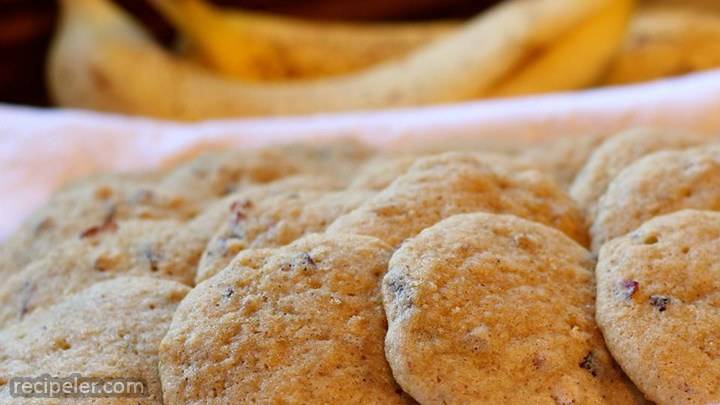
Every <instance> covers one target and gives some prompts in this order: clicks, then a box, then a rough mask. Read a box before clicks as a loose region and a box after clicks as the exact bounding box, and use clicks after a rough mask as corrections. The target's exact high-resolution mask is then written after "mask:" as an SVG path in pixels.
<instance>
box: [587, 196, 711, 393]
mask: <svg viewBox="0 0 720 405" xmlns="http://www.w3.org/2000/svg"><path fill="white" fill-rule="evenodd" d="M718 252H720V214H718V213H715V212H708V211H694V210H685V211H679V212H676V213H673V214H670V215H666V216H662V217H657V218H654V219H652V220H650V221H648V222H646V223H645V224H643V225H642V226H641V227H640V228H639V229H637V230H635V231H633V232H631V233H629V234H627V235H625V236H623V237H621V238H617V239H614V240H612V241H610V242H608V243H606V244H605V245H604V246H603V248H602V249H601V250H600V257H599V262H598V267H597V271H596V274H597V320H598V324H599V325H600V328H601V329H602V331H603V334H604V336H605V341H606V342H607V345H608V348H609V349H610V351H611V352H612V353H613V355H614V357H615V358H616V359H617V361H618V363H620V365H621V366H622V368H623V369H624V370H625V372H627V374H628V376H630V378H631V379H632V380H633V381H634V382H635V383H636V384H637V386H638V388H640V390H642V391H643V392H644V393H645V395H646V396H647V397H648V398H649V399H651V400H653V401H655V402H657V403H659V404H715V403H720V333H718V332H719V331H720V268H718V260H717V256H718Z"/></svg>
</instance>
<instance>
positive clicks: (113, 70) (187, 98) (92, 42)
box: [48, 0, 630, 120]
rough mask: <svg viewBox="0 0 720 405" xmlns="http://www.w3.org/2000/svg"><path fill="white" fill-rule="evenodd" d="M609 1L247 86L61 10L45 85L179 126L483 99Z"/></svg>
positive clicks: (489, 24) (91, 7) (517, 5)
mask: <svg viewBox="0 0 720 405" xmlns="http://www.w3.org/2000/svg"><path fill="white" fill-rule="evenodd" d="M614 1H630V0H584V1H577V0H533V1H527V0H518V1H510V2H507V3H502V4H501V5H500V6H497V7H496V8H494V9H492V10H491V11H489V12H487V13H485V14H483V15H481V16H479V17H477V18H475V19H473V20H471V21H470V22H469V23H468V24H467V25H466V26H465V27H464V28H463V29H461V30H459V31H457V32H456V33H453V34H451V35H448V36H447V37H445V38H443V39H440V40H437V41H435V42H433V43H430V44H428V45H426V46H423V47H421V48H418V49H417V50H416V51H414V52H412V53H410V54H408V55H407V56H406V57H404V58H400V59H398V60H394V61H388V62H386V63H381V64H378V65H375V66H372V67H370V68H368V69H365V70H362V71H360V72H357V73H354V74H347V75H341V76H336V77H333V78H327V79H322V80H320V79H316V80H300V81H292V82H289V83H252V82H247V81H240V80H231V79H227V78H225V77H222V76H218V75H217V74H214V73H213V72H210V71H207V70H205V69H202V68H199V67H197V66H196V65H194V64H192V63H188V62H185V61H183V60H181V59H179V58H177V57H175V56H173V55H172V54H169V53H168V52H166V51H165V50H163V49H162V48H161V47H159V46H158V45H156V44H155V43H153V42H152V41H151V40H150V39H149V38H148V36H147V35H146V34H145V33H144V32H143V31H142V29H141V28H139V27H138V26H137V25H136V24H135V23H134V22H133V20H132V19H130V18H129V17H128V16H127V15H126V14H124V13H123V12H122V11H120V10H119V9H117V7H115V6H113V5H112V4H111V3H109V2H108V1H106V0H63V1H62V14H63V16H62V21H61V25H60V28H59V33H58V35H57V36H56V39H55V42H54V44H53V47H52V51H51V54H50V64H49V70H48V75H49V84H50V88H51V92H52V94H53V97H54V98H55V100H56V101H57V102H58V103H59V104H60V105H63V106H70V107H81V108H90V109H96V110H102V111H113V112H120V113H126V114H135V115H146V116H152V117H159V118H169V119H179V120H199V119H206V118H218V117H238V116H262V115H281V114H311V113H319V112H331V111H344V110H364V109H377V108H386V107H404V106H416V105H428V104H436V103H448V102H454V101H460V100H468V99H474V98H478V97H483V96H487V95H488V94H489V92H490V90H492V89H493V88H496V87H497V82H498V81H499V80H501V79H503V78H506V77H507V76H508V74H509V73H510V72H514V71H519V70H521V65H522V63H523V62H524V61H525V60H527V58H528V55H530V54H532V53H533V52H535V51H536V50H537V49H548V48H551V44H553V43H554V42H555V41H557V40H559V39H561V38H563V35H564V34H567V33H568V32H573V28H575V27H577V26H578V24H581V23H583V22H585V21H587V20H588V19H589V18H590V17H592V16H593V15H596V14H597V13H598V12H599V11H600V10H602V9H603V8H604V6H605V5H607V4H608V2H614ZM535 60H538V59H535ZM569 62H572V60H570V61H569ZM579 85H584V83H573V86H579ZM564 87H565V86H564Z"/></svg>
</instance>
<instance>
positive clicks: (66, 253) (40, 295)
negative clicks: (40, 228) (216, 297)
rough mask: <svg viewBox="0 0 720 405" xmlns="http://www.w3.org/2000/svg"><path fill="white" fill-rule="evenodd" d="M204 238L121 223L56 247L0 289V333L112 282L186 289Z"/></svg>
mask: <svg viewBox="0 0 720 405" xmlns="http://www.w3.org/2000/svg"><path fill="white" fill-rule="evenodd" d="M209 237H210V234H209V233H205V234H204V235H203V234H201V233H200V232H198V229H197V228H195V227H191V226H189V225H184V224H182V223H179V222H177V221H137V220H136V221H121V222H118V223H117V224H116V226H115V229H114V230H112V231H107V232H106V233H105V234H103V235H97V236H95V237H87V238H83V239H71V240H68V241H66V242H64V243H60V244H58V245H57V246H56V247H55V248H54V249H52V250H51V251H49V252H48V253H47V254H46V255H44V256H43V257H42V258H41V259H39V260H36V261H34V262H32V263H30V264H29V265H27V266H26V267H25V268H24V269H23V270H21V271H19V272H17V273H13V274H11V275H9V276H8V277H7V278H6V279H5V280H4V281H3V283H2V284H0V327H4V326H5V325H8V324H10V323H15V322H18V321H22V320H23V319H24V318H26V317H27V316H28V315H30V314H32V313H33V312H34V311H36V310H37V309H39V308H44V307H47V306H50V305H52V304H55V303H57V302H59V301H62V300H63V299H64V297H66V296H68V295H70V294H74V293H77V292H78V291H82V290H84V289H85V288H87V287H89V286H91V285H93V284H95V283H97V282H100V281H103V280H107V279H111V278H115V277H118V276H147V277H157V278H163V279H169V280H174V281H178V282H181V283H183V284H187V285H192V284H193V282H194V279H195V271H196V267H197V263H198V261H199V259H200V255H201V254H202V251H203V249H204V248H205V245H206V244H207V240H208V239H209Z"/></svg>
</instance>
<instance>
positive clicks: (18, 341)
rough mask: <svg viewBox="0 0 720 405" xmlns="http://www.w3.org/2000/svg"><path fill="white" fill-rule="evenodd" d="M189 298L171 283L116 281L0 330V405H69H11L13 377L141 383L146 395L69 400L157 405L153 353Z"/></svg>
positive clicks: (42, 401) (183, 289) (158, 393)
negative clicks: (89, 379) (184, 300)
mask: <svg viewBox="0 0 720 405" xmlns="http://www.w3.org/2000/svg"><path fill="white" fill-rule="evenodd" d="M188 290H189V288H188V287H186V286H184V285H182V284H179V283H176V282H173V281H168V280H160V279H155V278H144V277H128V278H117V279H114V280H110V281H106V282H102V283H98V284H95V285H94V286H92V287H90V288H88V289H87V290H84V291H82V292H80V293H78V294H76V295H73V296H71V297H68V298H67V300H65V301H63V302H61V303H58V304H56V305H53V306H51V307H48V308H46V309H44V310H41V311H37V312H36V313H34V314H32V315H30V316H28V317H27V318H26V319H24V320H23V321H22V322H20V323H17V324H14V325H12V326H9V327H7V328H5V329H3V330H0V342H2V344H0V402H2V403H4V404H6V403H12V404H15V403H23V404H26V403H27V404H30V403H33V404H34V403H37V404H67V403H68V400H67V399H56V400H48V399H34V400H31V399H27V400H20V399H18V398H13V399H10V393H9V387H8V384H9V382H10V379H11V378H13V377H38V376H41V375H43V374H49V375H51V376H60V377H69V376H71V375H72V374H80V375H81V376H83V377H97V378H130V379H140V380H142V381H144V382H145V386H146V390H147V394H148V395H147V396H145V397H141V398H102V399H98V398H83V399H73V400H72V403H73V404H96V403H103V404H127V405H130V404H143V405H145V404H158V405H159V404H162V392H161V389H160V378H159V375H158V370H157V365H158V347H159V345H160V340H161V339H162V337H163V336H164V335H165V332H166V331H167V328H168V326H169V325H170V321H171V319H172V314H173V312H174V311H175V308H176V306H177V304H178V303H179V302H180V300H181V299H182V298H183V297H184V296H185V294H186V293H187V292H188Z"/></svg>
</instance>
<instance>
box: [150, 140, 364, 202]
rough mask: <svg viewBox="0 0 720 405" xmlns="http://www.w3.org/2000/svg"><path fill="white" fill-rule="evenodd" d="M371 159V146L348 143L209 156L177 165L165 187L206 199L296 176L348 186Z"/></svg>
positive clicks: (300, 145)
mask: <svg viewBox="0 0 720 405" xmlns="http://www.w3.org/2000/svg"><path fill="white" fill-rule="evenodd" d="M371 154H372V150H370V149H369V148H368V147H367V146H365V145H363V144H361V143H359V142H353V141H350V140H343V141H335V142H318V143H297V144H290V145H277V146H269V147H265V148H258V149H249V150H248V149H244V150H224V151H216V152H207V153H204V154H202V155H200V156H198V157H197V158H195V159H192V160H190V161H188V162H186V163H184V164H181V165H179V166H178V167H177V168H176V169H174V170H173V171H171V172H170V173H169V174H168V175H167V177H166V178H165V179H164V180H163V181H162V182H161V184H163V185H164V186H165V187H168V188H169V189H171V190H177V191H181V192H182V191H192V195H193V197H194V198H196V199H198V200H208V199H215V198H219V197H223V196H226V195H228V194H230V193H232V192H235V191H238V190H240V189H242V188H243V186H245V185H247V184H257V183H268V182H271V181H274V180H277V179H280V178H283V177H286V176H290V175H297V174H308V175H325V176H327V175H329V174H333V175H335V177H336V178H338V179H341V180H343V181H347V179H348V178H349V177H351V176H352V173H354V171H355V170H356V167H357V166H358V165H360V164H361V163H362V162H363V161H364V160H365V159H367V158H368V157H369V156H370V155H371Z"/></svg>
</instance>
